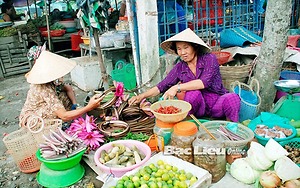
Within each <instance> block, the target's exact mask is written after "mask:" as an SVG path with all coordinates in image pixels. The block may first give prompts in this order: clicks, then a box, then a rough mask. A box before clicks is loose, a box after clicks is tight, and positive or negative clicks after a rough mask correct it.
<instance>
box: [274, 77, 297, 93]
mask: <svg viewBox="0 0 300 188" xmlns="http://www.w3.org/2000/svg"><path fill="white" fill-rule="evenodd" d="M274 85H275V87H276V89H277V90H280V91H283V92H286V93H299V92H300V80H277V81H275V82H274Z"/></svg>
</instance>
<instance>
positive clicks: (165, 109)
mask: <svg viewBox="0 0 300 188" xmlns="http://www.w3.org/2000/svg"><path fill="white" fill-rule="evenodd" d="M154 111H155V112H157V113H161V114H177V113H179V112H181V109H180V108H177V107H175V106H161V107H159V108H158V109H156V110H154Z"/></svg>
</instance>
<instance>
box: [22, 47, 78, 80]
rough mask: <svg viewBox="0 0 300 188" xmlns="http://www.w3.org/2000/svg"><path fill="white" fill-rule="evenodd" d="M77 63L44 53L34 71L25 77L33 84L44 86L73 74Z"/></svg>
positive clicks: (37, 61)
mask: <svg viewBox="0 0 300 188" xmlns="http://www.w3.org/2000/svg"><path fill="white" fill-rule="evenodd" d="M75 66H76V62H75V61H73V60H70V59H68V58H65V57H62V56H60V55H57V54H54V53H51V52H49V51H42V52H41V54H40V56H39V57H38V59H37V60H36V62H35V64H34V65H33V67H32V69H31V70H30V71H29V72H28V73H27V74H26V75H25V77H26V79H27V82H28V83H31V84H44V83H48V82H51V81H53V80H56V79H58V78H61V77H63V76H65V75H66V74H68V73H69V72H71V70H72V69H73V68H74V67H75Z"/></svg>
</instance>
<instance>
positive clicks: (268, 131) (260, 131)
mask: <svg viewBox="0 0 300 188" xmlns="http://www.w3.org/2000/svg"><path fill="white" fill-rule="evenodd" d="M254 132H255V133H256V134H257V135H259V136H262V137H265V138H286V137H288V136H290V135H292V133H293V132H292V130H290V129H285V128H281V127H279V126H274V127H272V128H270V127H268V126H266V125H257V126H256V129H255V131H254Z"/></svg>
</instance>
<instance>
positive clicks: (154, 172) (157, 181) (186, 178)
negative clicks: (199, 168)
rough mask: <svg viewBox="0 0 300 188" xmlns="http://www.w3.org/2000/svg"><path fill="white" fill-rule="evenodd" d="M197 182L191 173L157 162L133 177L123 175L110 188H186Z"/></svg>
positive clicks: (160, 161)
mask: <svg viewBox="0 0 300 188" xmlns="http://www.w3.org/2000/svg"><path fill="white" fill-rule="evenodd" d="M197 180H198V179H197V177H196V176H195V175H193V174H192V173H190V172H185V170H179V169H178V168H177V167H176V166H172V165H169V164H168V163H165V162H163V161H162V160H158V161H157V162H156V164H154V163H151V164H149V165H147V166H145V167H143V168H141V169H140V170H139V171H138V172H136V173H135V174H133V175H130V176H126V175H124V176H123V177H122V178H120V179H119V180H118V181H117V184H116V185H115V186H112V187H110V188H135V187H141V188H171V187H172V188H187V187H190V186H192V185H193V184H194V183H195V182H196V181H197Z"/></svg>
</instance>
